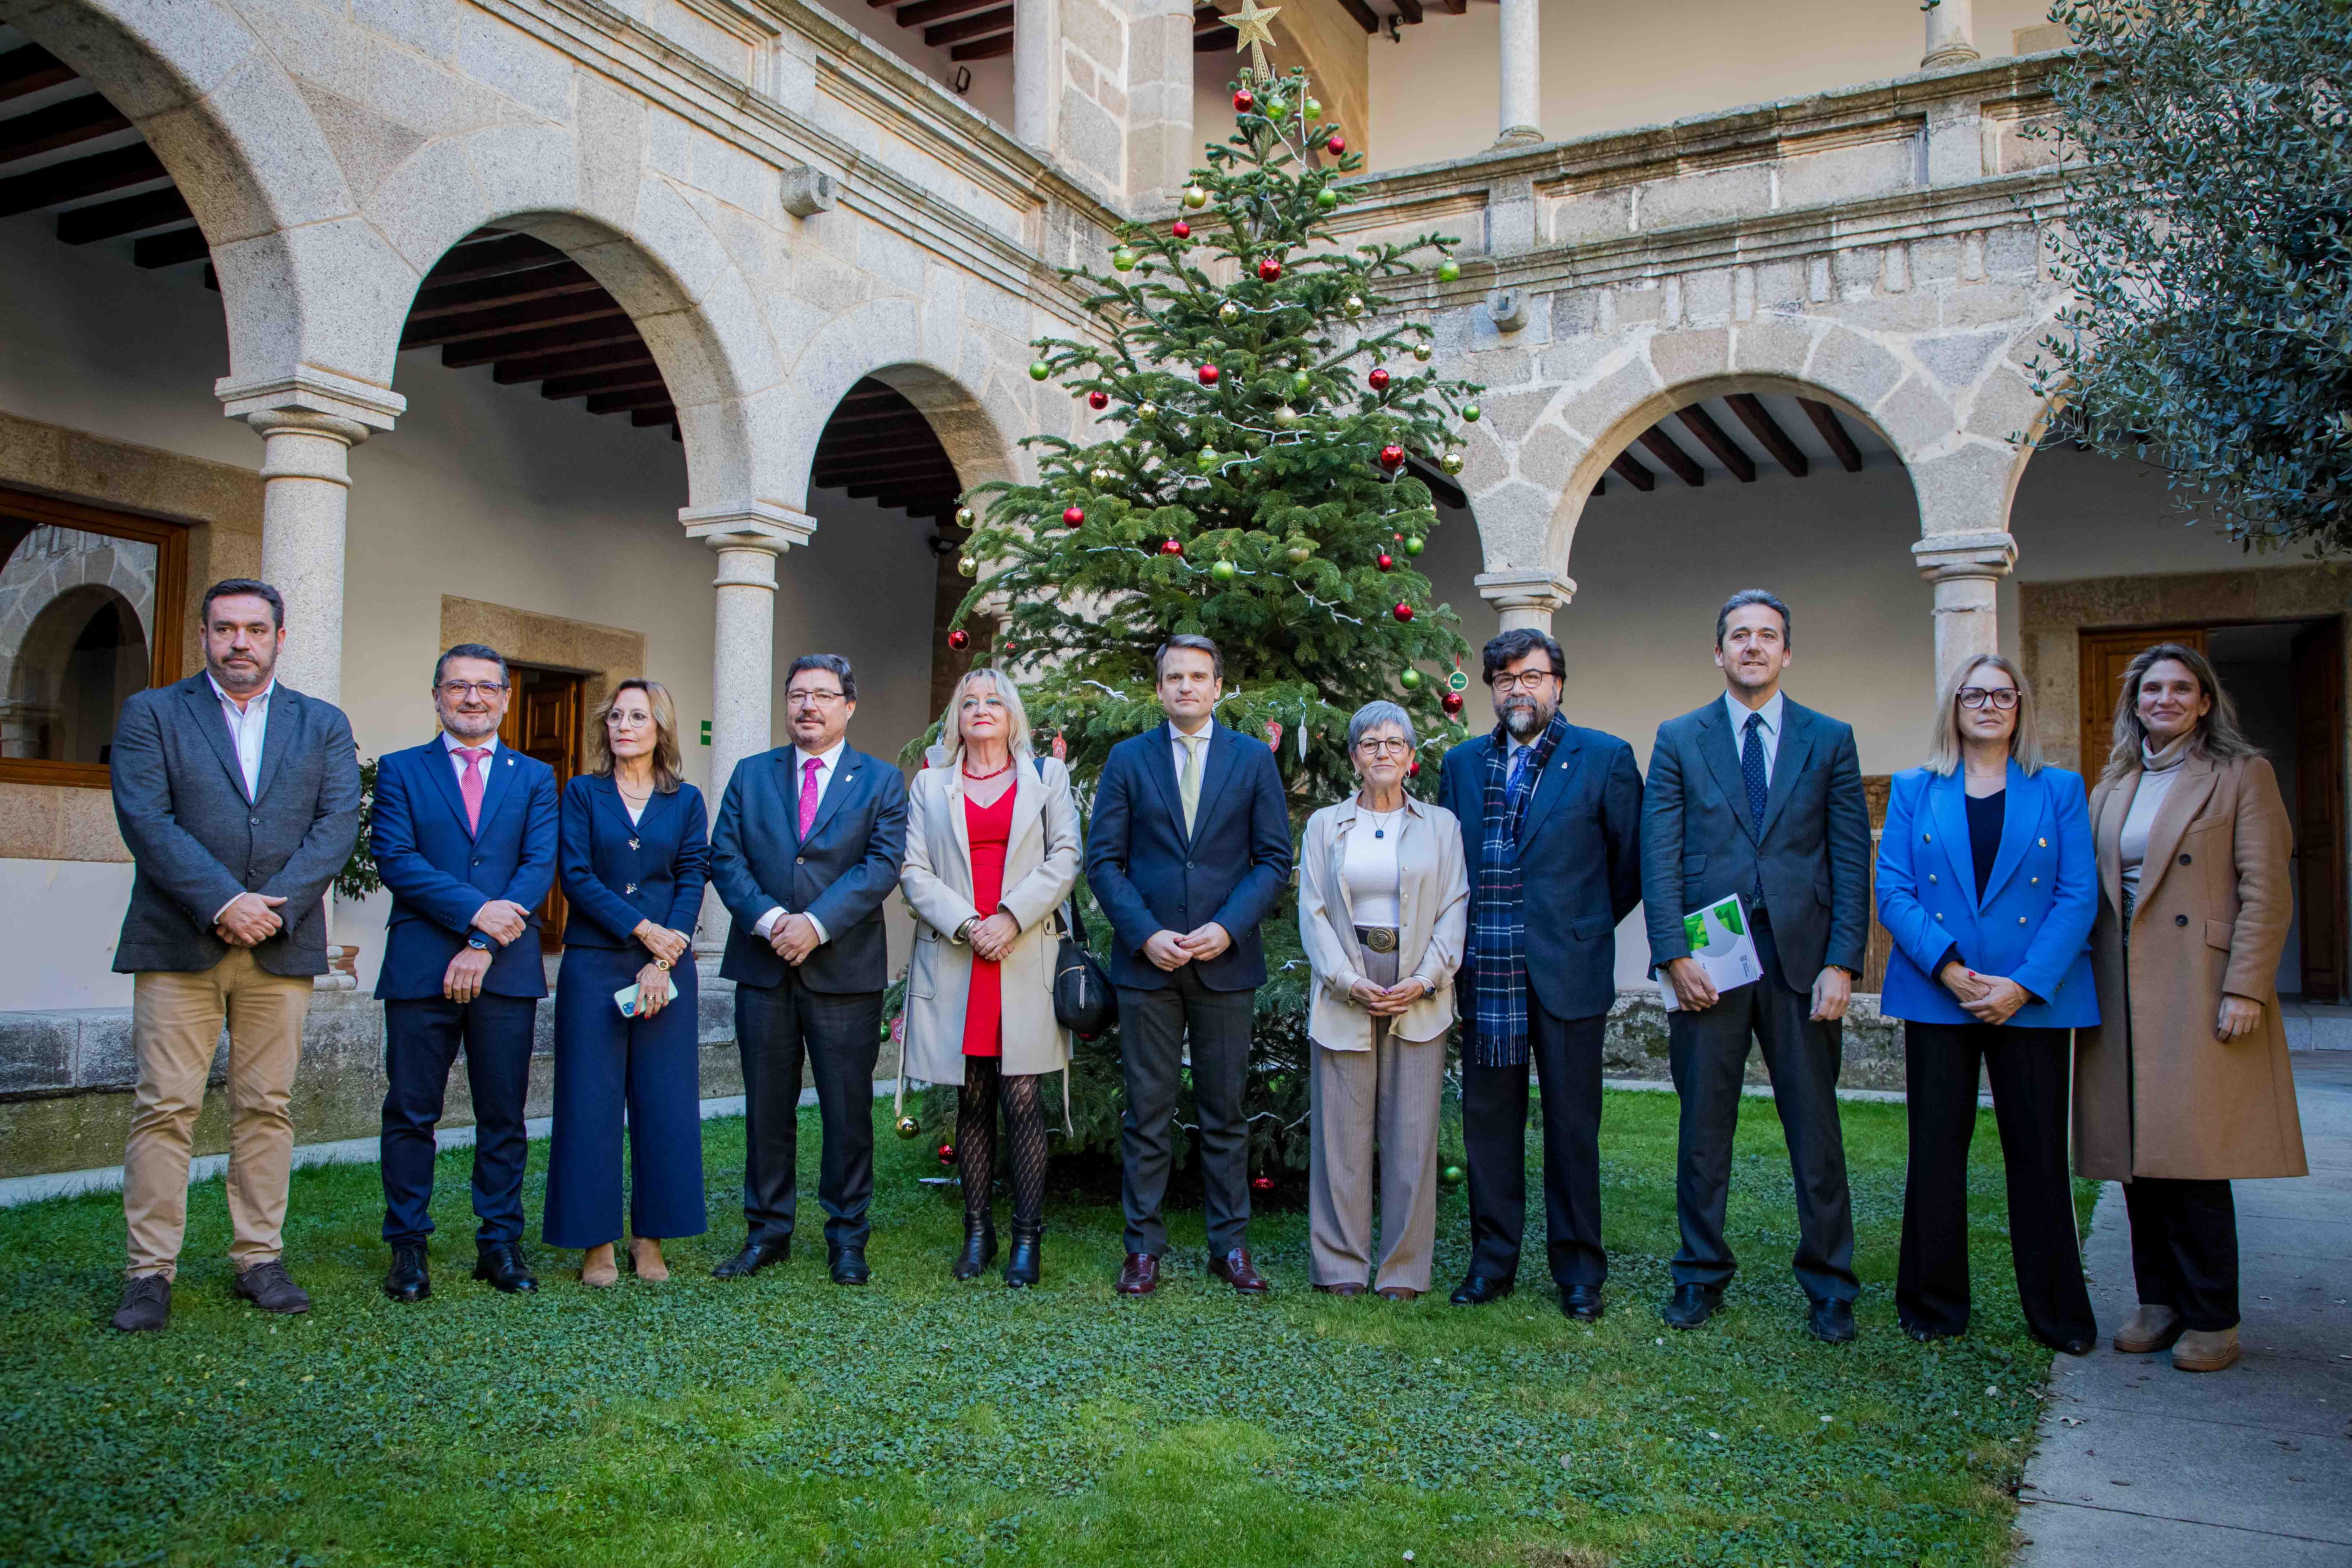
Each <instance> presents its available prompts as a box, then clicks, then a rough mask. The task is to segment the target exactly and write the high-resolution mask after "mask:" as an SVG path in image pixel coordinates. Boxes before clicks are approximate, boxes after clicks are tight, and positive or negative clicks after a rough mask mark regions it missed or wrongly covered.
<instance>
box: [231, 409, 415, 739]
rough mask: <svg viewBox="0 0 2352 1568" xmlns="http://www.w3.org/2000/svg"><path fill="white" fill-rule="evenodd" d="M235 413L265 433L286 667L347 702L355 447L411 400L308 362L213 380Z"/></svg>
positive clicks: (293, 678) (286, 673) (272, 570)
mask: <svg viewBox="0 0 2352 1568" xmlns="http://www.w3.org/2000/svg"><path fill="white" fill-rule="evenodd" d="M213 391H214V394H215V395H216V396H218V397H219V398H220V400H221V404H222V406H223V407H224V408H225V409H226V412H227V414H228V416H229V417H230V418H232V419H242V420H244V421H245V422H246V423H247V425H250V426H253V428H254V429H256V430H257V431H259V432H260V434H261V481H262V490H261V575H262V579H263V580H264V581H265V582H268V583H269V584H273V585H274V586H276V588H277V589H278V592H279V593H280V594H282V595H285V598H286V647H285V648H284V650H283V651H282V652H281V653H280V654H279V655H278V677H279V679H283V680H284V681H285V682H286V684H287V685H289V686H290V687H292V688H294V689H296V690H298V691H300V692H303V693H305V694H306V695H309V696H311V697H316V698H319V699H320V700H324V701H328V702H332V703H335V704H336V705H337V706H341V703H342V700H343V532H344V518H345V514H346V511H347V504H346V503H347V502H348V500H349V499H350V491H351V487H352V477H351V449H352V447H355V446H357V445H358V444H359V443H360V442H362V441H364V440H366V439H367V437H368V436H369V435H370V433H371V432H373V431H376V430H389V429H391V428H392V426H393V421H394V420H395V419H396V418H398V417H399V416H400V415H401V413H402V412H403V411H404V409H405V408H406V407H407V404H406V401H405V400H404V399H403V398H401V397H399V396H397V395H394V394H393V393H391V392H389V391H387V390H386V389H384V388H383V387H380V386H374V385H371V384H368V383H365V382H359V381H353V380H351V379H350V378H348V377H345V376H339V375H335V374H331V373H329V372H323V371H319V370H315V369H311V368H309V367H305V368H303V369H301V370H299V371H297V372H295V373H293V374H290V375H286V376H278V377H271V378H268V379H266V380H261V381H247V382H231V381H229V380H227V379H226V378H224V379H223V380H221V381H219V382H217V383H215V385H214V388H213Z"/></svg>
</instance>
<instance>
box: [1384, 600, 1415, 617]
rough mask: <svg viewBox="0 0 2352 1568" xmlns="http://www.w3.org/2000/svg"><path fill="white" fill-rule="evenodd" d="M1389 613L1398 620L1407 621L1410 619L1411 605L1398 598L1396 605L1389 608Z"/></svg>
mask: <svg viewBox="0 0 2352 1568" xmlns="http://www.w3.org/2000/svg"><path fill="white" fill-rule="evenodd" d="M1389 614H1391V615H1392V616H1395V617H1396V618H1397V619H1398V620H1401V621H1409V620H1411V619H1412V605H1408V604H1406V603H1404V602H1403V601H1402V600H1401V599H1400V600H1399V601H1397V607H1396V608H1395V609H1393V610H1391V611H1390V612H1389Z"/></svg>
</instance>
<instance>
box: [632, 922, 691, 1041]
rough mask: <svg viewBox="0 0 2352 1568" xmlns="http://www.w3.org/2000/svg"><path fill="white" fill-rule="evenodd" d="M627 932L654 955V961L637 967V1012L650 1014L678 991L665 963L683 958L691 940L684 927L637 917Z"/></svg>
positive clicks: (642, 1014) (666, 1002) (648, 1015)
mask: <svg viewBox="0 0 2352 1568" xmlns="http://www.w3.org/2000/svg"><path fill="white" fill-rule="evenodd" d="M629 934H630V935H631V936H633V937H635V938H636V939H637V941H638V942H641V943H643V944H644V946H645V949H646V952H650V953H652V954H653V955H654V962H653V963H648V964H646V966H645V967H644V968H643V969H640V970H638V971H637V1013H636V1016H638V1017H640V1018H650V1017H652V1016H654V1015H655V1014H656V1013H658V1012H660V1011H661V1010H662V1009H663V1008H664V1007H667V1006H668V1005H669V1003H670V999H671V998H672V997H673V996H675V995H677V986H676V984H674V983H673V982H672V981H671V979H670V977H669V969H668V967H667V966H668V965H670V964H674V963H677V962H678V961H679V960H680V959H682V958H684V957H685V956H686V951H687V949H688V947H689V946H691V945H692V942H691V940H690V939H689V938H688V936H687V934H686V933H685V932H684V931H672V930H671V929H670V928H669V927H667V926H657V925H656V924H654V922H653V921H638V922H637V924H636V929H635V930H634V931H630V932H629Z"/></svg>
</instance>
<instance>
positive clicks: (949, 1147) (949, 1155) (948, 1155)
mask: <svg viewBox="0 0 2352 1568" xmlns="http://www.w3.org/2000/svg"><path fill="white" fill-rule="evenodd" d="M954 1163H955V1145H954V1144H952V1143H942V1144H940V1164H942V1165H952V1164H954Z"/></svg>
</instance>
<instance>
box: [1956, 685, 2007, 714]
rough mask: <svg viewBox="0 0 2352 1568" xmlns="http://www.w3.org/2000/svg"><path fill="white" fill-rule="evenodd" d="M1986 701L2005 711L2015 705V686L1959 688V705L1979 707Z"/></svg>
mask: <svg viewBox="0 0 2352 1568" xmlns="http://www.w3.org/2000/svg"><path fill="white" fill-rule="evenodd" d="M1988 702H1990V703H1991V704H1992V705H1993V706H1994V707H1995V708H1998V709H2000V710H2001V711H2002V712H2004V713H2006V712H2008V711H2009V710H2011V709H2012V708H2014V707H2016V706H2017V688H2016V687H2014V686H1963V687H1961V688H1960V706H1961V707H1963V708H1981V707H1983V706H1984V705H1985V704H1986V703H1988Z"/></svg>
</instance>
